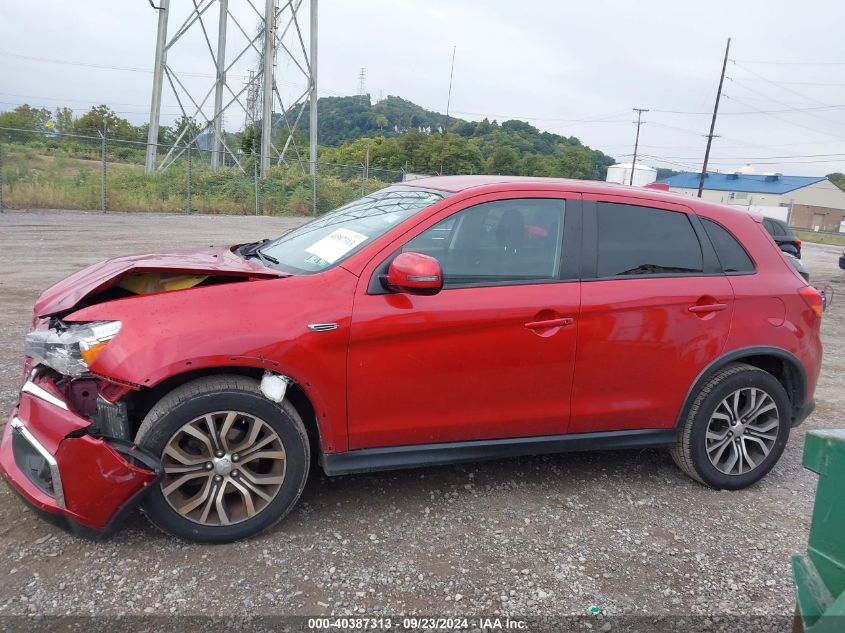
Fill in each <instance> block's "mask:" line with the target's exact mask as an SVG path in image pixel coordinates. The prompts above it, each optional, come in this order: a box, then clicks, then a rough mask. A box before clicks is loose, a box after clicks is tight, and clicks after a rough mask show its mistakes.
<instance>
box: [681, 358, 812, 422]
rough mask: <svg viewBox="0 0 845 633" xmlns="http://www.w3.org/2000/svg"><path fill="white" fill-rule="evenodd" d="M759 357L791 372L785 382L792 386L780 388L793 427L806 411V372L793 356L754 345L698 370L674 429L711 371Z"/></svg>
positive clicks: (683, 418)
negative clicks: (782, 363) (792, 374)
mask: <svg viewBox="0 0 845 633" xmlns="http://www.w3.org/2000/svg"><path fill="white" fill-rule="evenodd" d="M761 356H769V357H772V358H776V359H778V360H780V361H783V362H784V363H786V365H787V367H789V369H790V370H791V371H792V372H794V374H795V375H794V376H788V378H789V381H790V383H792V384H790V385H784V389H786V392H787V393H786V395H787V396H788V397H789V401H790V403H791V404H792V412H791V415H792V421H793V424H794V423H795V420H796V419H798V418H801V420H803V417H806V415H804V416H803V417H801V415H802V412H803V411H805V410H806V408H807V406H806V402H805V400H806V397H807V396H806V394H807V373H806V371H804V366H803V365H802V364H801V361H800V360H798V357H797V356H795V355H794V354H793V353H791V352H789V351H787V350H785V349H783V348H781V347H771V346H767V345H758V346H753V347H741V348H739V349H734V350H731V351H730V352H726V353H725V354H722V355H721V356H719V357H718V358H716V359H714V360H712V361H711V362H710V363H709V364H708V365H707V366H706V367H705V368H704V369H702V370H701V372H699V374H698V376H696V378H695V380H694V381H693V383H692V385H691V386H690V388H689V390H687V395H686V397H685V398H684V403H683V405H682V406H681V410H680V412H679V413H678V418H677V420H675V428H676V429H679V428H681V426H682V425H683V424H684V421H685V420H686V418H687V415H688V414H689V410H690V407H692V403H693V401H694V400H695V397H696V395H697V394H698V392H699V391H700V390H701V388H702V387H703V386H704V384H705V383H706V382H707V381H708V380H709V379H710V377H711V376H712V375H713V374H714V373H715V372H717V371H718V370H720V369H722V368H723V367H725V366H726V365H729V364H730V363H735V362H739V361H742V360H743V359H744V358H755V357H761ZM776 378H777V376H776Z"/></svg>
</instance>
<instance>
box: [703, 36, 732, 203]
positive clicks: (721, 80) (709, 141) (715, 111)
mask: <svg viewBox="0 0 845 633" xmlns="http://www.w3.org/2000/svg"><path fill="white" fill-rule="evenodd" d="M730 50H731V38H728V45H727V46H726V47H725V61H724V62H722V76H721V77H720V78H719V91H718V92H717V93H716V105H715V106H713V120H712V121H710V134H708V135H707V149H706V150H704V165H702V167H701V179H700V180H699V181H698V197H699V198H700V197H701V194H702V193H703V192H704V179H705V178H706V177H707V163H708V162H710V146H711V145H712V144H713V137H714V136H715V134H714V133H713V132H714V131H715V129H716V116H717V115H718V114H719V100H720V99H721V98H722V86H723V85H724V83H725V71H726V70H727V68H728V53H729V52H730Z"/></svg>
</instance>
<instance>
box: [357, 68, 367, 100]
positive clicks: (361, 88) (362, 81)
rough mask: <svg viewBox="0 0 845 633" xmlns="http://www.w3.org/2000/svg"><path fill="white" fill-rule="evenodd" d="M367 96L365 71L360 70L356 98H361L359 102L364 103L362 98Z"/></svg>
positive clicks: (363, 69)
mask: <svg viewBox="0 0 845 633" xmlns="http://www.w3.org/2000/svg"><path fill="white" fill-rule="evenodd" d="M366 94H367V69H366V68H362V69H361V73H360V74H359V75H358V96H359V97H361V99H360V101H361V102H363V101H364V96H365V95H366Z"/></svg>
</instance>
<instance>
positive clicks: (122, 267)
mask: <svg viewBox="0 0 845 633" xmlns="http://www.w3.org/2000/svg"><path fill="white" fill-rule="evenodd" d="M145 273H150V274H156V273H157V274H159V277H157V278H156V282H158V281H159V280H160V279H161V278H166V279H170V280H173V279H179V278H180V276H196V277H195V279H197V280H199V281H201V280H202V276H215V277H221V278H231V279H232V281H240V280H243V279H245V278H246V279H273V278H277V277H286V276H288V274H287V273H283V272H281V271H277V270H273V269H270V268H267V267H265V266H262V265H261V264H260V263H258V262H255V261H250V260H246V259H243V258H242V257H239V256H237V255H235V254H234V253H233V252H232V248H231V247H209V248H204V249H201V250H193V251H182V252H172V253H149V254H143V255H126V256H124V257H116V258H114V259H107V260H105V261H102V262H99V263H97V264H94V265H92V266H88V267H87V268H83V269H82V270H80V271H79V272H76V273H74V274H73V275H71V276H70V277H67V278H66V279H64V280H62V281H60V282H59V283H57V284H55V285H54V286H52V287H50V288H48V289H47V290H45V291H44V292H43V293H42V294H41V296H40V297H39V298H38V301H36V303H35V310H34V311H35V316H37V317H45V316H51V315H55V314H59V313H62V312H67V311H68V310H71V309H73V308H76V307H80V306H79V303H80V302H81V301H83V300H84V299H87V298H90V297H92V296H93V295H96V294H98V293H100V292H102V291H104V290H106V289H108V288H111V287H112V286H115V285H118V284H120V283H121V282H123V281H124V280H126V279H127V278H129V277H130V276H136V275H140V274H145ZM183 279H185V278H183ZM192 281H194V280H193V279H191V278H187V281H183V282H182V283H181V285H180V284H179V283H177V284H174V285H175V287H171V288H168V287H166V286H165V285H161V286H156V289H155V290H148V292H151V291H163V290H168V289H174V290H175V289H181V288H188V287H191V286H192V285H196V283H199V281H196V283H192ZM135 294H143V293H138V292H136V293H135Z"/></svg>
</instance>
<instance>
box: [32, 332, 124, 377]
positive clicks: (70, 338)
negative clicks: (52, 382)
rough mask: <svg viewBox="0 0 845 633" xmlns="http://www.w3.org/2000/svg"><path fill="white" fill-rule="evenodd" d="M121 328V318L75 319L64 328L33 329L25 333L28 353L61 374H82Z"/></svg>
mask: <svg viewBox="0 0 845 633" xmlns="http://www.w3.org/2000/svg"><path fill="white" fill-rule="evenodd" d="M119 331H120V321H97V322H94V323H72V324H70V325H69V326H67V327H66V328H64V329H57V328H50V329H48V330H34V331H32V332H30V333H29V334H27V335H26V355H27V356H30V357H31V358H33V359H34V360H35V361H36V362H38V363H42V364H44V365H47V366H48V367H51V368H53V369H55V370H56V371H57V372H59V373H60V374H62V375H65V376H73V377H74V378H76V377H78V376H82V375H84V374H87V373H88V372H89V365H90V364H91V363H93V362H94V359H95V358H97V356H99V355H100V352H102V351H103V350H104V349H105V347H106V345H108V342H109V341H110V340H111V339H113V338H114V337H115V335H116V334H117V333H118V332H119Z"/></svg>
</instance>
